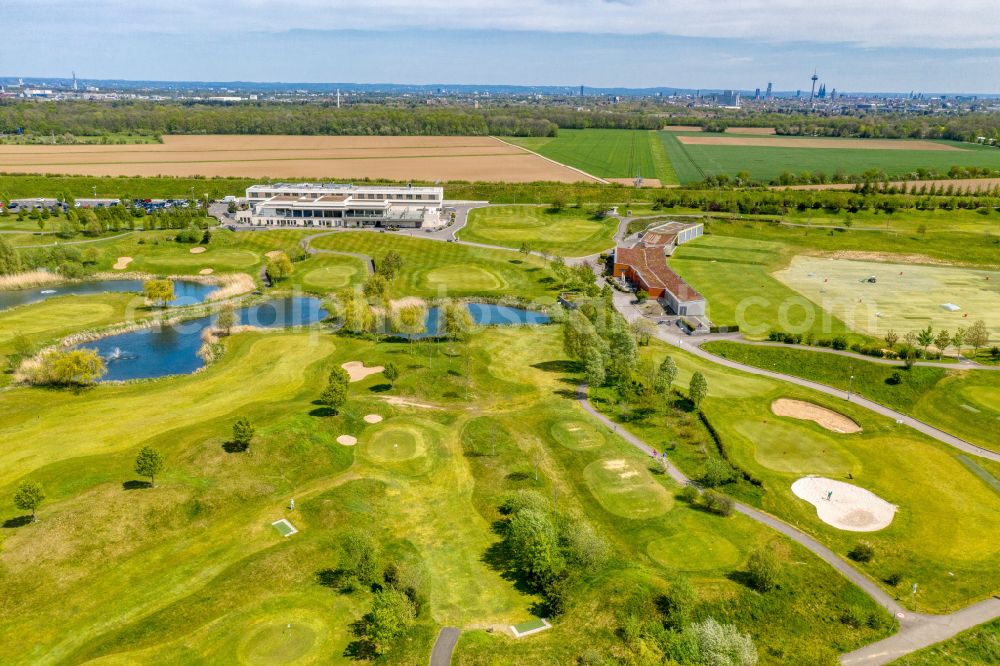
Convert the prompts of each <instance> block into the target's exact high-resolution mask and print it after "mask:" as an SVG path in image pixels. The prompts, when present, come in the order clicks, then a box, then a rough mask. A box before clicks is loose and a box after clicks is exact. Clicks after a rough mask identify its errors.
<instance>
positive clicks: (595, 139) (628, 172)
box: [504, 129, 677, 185]
mask: <svg viewBox="0 0 1000 666" xmlns="http://www.w3.org/2000/svg"><path fill="white" fill-rule="evenodd" d="M504 140H505V141H509V142H510V143H513V144H516V145H519V146H521V147H523V148H527V149H528V150H532V151H534V152H536V153H538V154H540V155H544V156H545V157H548V158H549V159H552V160H555V161H556V162H562V163H563V164H568V165H569V166H572V167H576V168H577V169H581V170H582V171H586V172H587V173H589V174H592V175H594V176H600V177H602V178H635V177H636V176H637V175H641V176H642V177H643V178H656V179H658V180H659V181H660V182H661V183H662V184H664V185H668V184H672V183H676V182H677V179H676V175H675V174H674V172H673V169H672V168H670V166H671V165H670V164H669V160H667V159H664V158H665V157H666V156H665V154H664V153H663V151H662V149H661V146H659V145H656V144H657V143H659V136H658V135H657V132H655V131H651V130H618V129H561V130H559V135H558V136H556V137H544V138H538V137H529V138H520V137H507V138H505V139H504Z"/></svg>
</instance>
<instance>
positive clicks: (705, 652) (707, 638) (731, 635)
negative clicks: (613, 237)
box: [684, 617, 758, 666]
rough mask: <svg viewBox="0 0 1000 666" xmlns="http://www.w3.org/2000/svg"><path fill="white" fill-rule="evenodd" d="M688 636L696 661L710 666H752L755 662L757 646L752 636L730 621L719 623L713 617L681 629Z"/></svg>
mask: <svg viewBox="0 0 1000 666" xmlns="http://www.w3.org/2000/svg"><path fill="white" fill-rule="evenodd" d="M684 637H685V638H687V637H690V639H691V642H692V643H693V644H694V646H696V647H695V651H696V653H697V655H698V658H697V659H695V660H693V661H695V663H699V664H709V665H711V666H754V665H755V664H756V663H757V659H758V656H757V648H756V647H754V644H753V639H752V638H750V636H749V635H747V634H741V633H740V630H739V629H737V628H736V626H735V625H732V624H720V623H719V622H716V621H715V620H714V619H713V618H711V617H710V618H708V619H707V620H705V621H704V622H698V623H696V624H693V625H691V626H690V627H689V628H688V629H687V630H685V632H684Z"/></svg>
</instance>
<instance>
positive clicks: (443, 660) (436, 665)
mask: <svg viewBox="0 0 1000 666" xmlns="http://www.w3.org/2000/svg"><path fill="white" fill-rule="evenodd" d="M461 633H462V630H461V629H456V628H455V627H441V631H440V632H438V637H437V640H436V641H434V649H433V650H432V651H431V666H449V665H450V664H451V653H452V651H453V650H454V649H455V644H456V643H458V637H459V635H460V634H461Z"/></svg>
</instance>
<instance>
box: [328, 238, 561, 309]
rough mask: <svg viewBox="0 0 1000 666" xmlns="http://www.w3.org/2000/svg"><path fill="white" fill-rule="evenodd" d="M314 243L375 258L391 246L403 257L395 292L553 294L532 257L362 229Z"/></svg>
mask: <svg viewBox="0 0 1000 666" xmlns="http://www.w3.org/2000/svg"><path fill="white" fill-rule="evenodd" d="M313 246H314V247H316V248H320V249H327V250H337V251H342V252H357V253H361V254H366V255H368V256H371V257H375V258H376V260H377V259H378V257H381V256H382V255H384V254H385V253H386V252H388V251H389V250H395V251H396V252H398V253H399V254H400V256H402V258H403V267H402V269H401V270H400V274H399V276H398V277H397V278H396V283H395V285H394V287H393V289H394V290H396V291H398V293H400V294H409V295H415V296H424V297H431V298H433V297H462V296H494V297H499V296H513V297H518V298H523V299H527V300H541V301H549V302H551V301H552V300H553V299H554V290H555V278H554V277H553V276H552V274H551V271H550V270H549V269H548V266H547V265H546V263H545V262H544V261H543V260H542V259H540V258H539V257H535V256H525V255H521V254H517V253H515V252H508V251H504V250H489V249H485V248H478V247H471V246H468V245H462V244H459V243H442V242H439V241H432V240H424V239H420V238H410V237H408V236H396V235H393V234H375V233H370V232H364V231H358V232H344V233H337V234H331V235H329V236H323V237H321V238H317V239H316V240H315V241H313Z"/></svg>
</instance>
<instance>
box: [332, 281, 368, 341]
mask: <svg viewBox="0 0 1000 666" xmlns="http://www.w3.org/2000/svg"><path fill="white" fill-rule="evenodd" d="M339 300H340V303H341V314H342V315H343V318H344V330H345V331H347V332H348V333H354V334H355V335H360V334H362V333H367V332H369V331H373V330H374V329H375V313H374V312H373V311H372V307H371V305H369V304H368V301H367V300H365V297H364V295H363V294H361V293H360V292H357V291H351V290H345V291H343V292H341V294H340V297H339Z"/></svg>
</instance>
